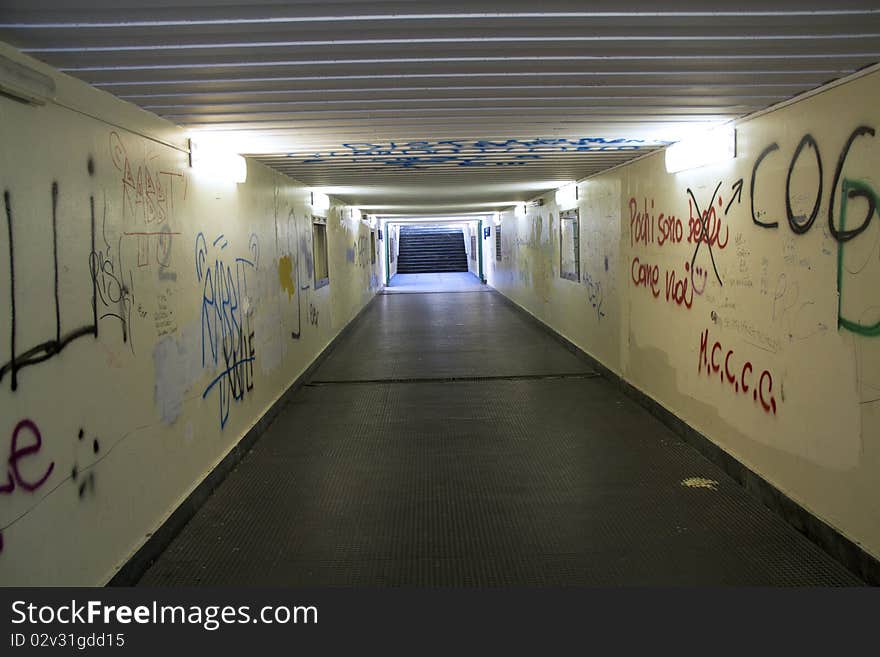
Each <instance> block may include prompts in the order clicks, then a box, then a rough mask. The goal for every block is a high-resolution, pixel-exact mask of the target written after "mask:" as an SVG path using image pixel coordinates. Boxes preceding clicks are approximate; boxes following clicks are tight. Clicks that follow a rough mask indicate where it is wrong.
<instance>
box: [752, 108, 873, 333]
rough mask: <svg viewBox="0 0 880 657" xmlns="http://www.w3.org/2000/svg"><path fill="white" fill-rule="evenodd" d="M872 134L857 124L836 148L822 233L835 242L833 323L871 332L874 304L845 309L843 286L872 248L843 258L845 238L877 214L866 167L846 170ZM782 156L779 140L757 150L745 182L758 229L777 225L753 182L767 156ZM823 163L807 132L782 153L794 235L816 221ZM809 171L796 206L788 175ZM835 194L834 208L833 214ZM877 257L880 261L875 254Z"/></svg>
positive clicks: (821, 197) (862, 269)
mask: <svg viewBox="0 0 880 657" xmlns="http://www.w3.org/2000/svg"><path fill="white" fill-rule="evenodd" d="M874 138H875V130H874V128H873V127H870V126H866V125H860V126H858V127H856V128H855V129H854V130H853V131H852V132H851V133H850V134H849V136H848V137H847V139H846V141H845V142H844V143H843V145H842V146H841V147H840V150H839V151H838V153H837V155H838V157H837V162H836V164H835V168H834V176H833V178H832V184H831V187H830V189H829V190H827V194H828V197H827V201H828V217H827V223H826V226H825V229H826V230H827V232H828V234H829V235H830V236H831V237H833V239H834V240H835V241H836V242H837V291H838V295H839V296H838V328H841V329H845V330H847V331H850V332H852V333H856V334H858V335H861V336H871V337H875V336H880V305H878V304H873V305H871V304H868V305H867V306H863V307H858V308H851V307H850V303H849V295H848V294H847V286H848V284H851V283H852V281H853V279H855V278H858V277H859V276H860V275H862V274H863V273H864V272H865V270H866V268H867V266H868V262H869V260H870V259H872V258H873V257H874V252H873V251H869V252H868V258H864V257H862V258H861V262H856V263H850V262H849V261H848V258H847V255H848V254H847V248H848V245H849V243H850V242H852V241H853V240H855V239H856V238H857V237H858V236H859V235H861V234H863V233H864V232H865V231H867V230H868V229H869V228H870V227H871V225H872V222H873V220H874V219H875V218H878V220H880V214H878V213H880V196H878V194H877V191H876V190H875V189H874V188H873V187H872V185H871V184H870V183H869V182H868V181H867V180H866V179H865V177H868V176H870V175H871V174H872V172H871V171H862V172H859V173H860V174H861V175H858V176H857V175H855V174H854V172H851V171H848V170H847V164H848V162H849V157H850V155H851V152H852V151H853V149H854V148H856V147H858V146H863V147H864V146H868V145H872V146H873V141H872V140H873V139H874ZM785 156H786V154H785V153H782V151H781V150H780V147H779V144H778V143H777V142H773V143H771V144H768V145H767V146H766V147H765V148H764V149H763V150H762V151H761V152H760V154H759V155H758V157H757V158H756V159H755V162H754V164H753V166H752V171H751V177H750V184H749V190H750V203H751V206H750V207H751V218H752V223H753V224H754V225H755V226H757V227H759V228H763V229H778V228H779V226H780V223H781V217H773V216H770V213H769V212H768V211H766V210H764V209H763V206H762V203H761V201H762V193H760V192H761V188H760V187H759V184H760V181H761V175H762V173H763V172H764V171H765V168H764V167H765V166H766V165H767V162H768V161H770V160H771V159H772V158H776V157H785ZM824 166H825V165H824V164H823V157H822V150H821V148H820V145H819V143H818V142H817V141H816V139H815V138H814V137H813V135H812V134H810V133H806V134H804V135H803V136H802V137H801V139H800V141H799V142H798V145H797V146H796V147H795V148H794V150H793V151H792V152H791V155H790V156H788V166H787V174H786V182H785V190H784V198H785V224H786V225H787V226H788V229H789V230H790V231H791V232H792V233H793V234H794V235H805V234H807V233H809V232H810V231H811V230H812V229H813V227H814V226H815V225H816V223H817V219H818V218H819V211H820V208H821V205H822V202H823V200H825V198H826V197H825V194H826V190H824V188H823V180H824V175H823V173H824ZM809 172H811V173H812V178H813V179H814V183H813V185H814V188H813V189H812V198H808V199H806V201H807V202H806V203H805V204H803V205H801V204H802V203H803V201H804V199H801V198H799V196H798V195H795V196H794V197H793V195H792V179H793V178H796V177H798V176H799V177H802V178H803V177H805V175H806V173H809ZM863 176H864V177H863ZM838 189H839V190H840V191H839V193H838V191H837V190H838ZM838 199H839V213H838V215H837V217H836V218H835V206H837V205H838V202H837V200H838ZM875 246H876V245H875ZM877 256H880V248H878V249H877ZM857 259H858V258H857ZM877 259H878V260H880V257H878V258H877Z"/></svg>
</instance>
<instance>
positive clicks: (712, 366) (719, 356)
mask: <svg viewBox="0 0 880 657" xmlns="http://www.w3.org/2000/svg"><path fill="white" fill-rule="evenodd" d="M710 344H711V346H710ZM704 369H705V371H706V374H708V375H709V376H710V377H711V376H715V375H716V374H717V375H718V378H719V380H720V381H721V383H722V384H724V385H727V386H729V387H731V388H733V389H734V391H735V392H736V393H737V394H740V393H741V394H745V395H747V394H748V393H749V392H751V393H752V401H754V402H755V403H756V404H757V403H760V404H761V408H763V409H764V412H766V413H773V415H776V398H775V397H774V395H773V375H772V374H771V373H770V371H769V370H764V371H762V372H761V374H760V375H755V373H754V367H753V366H752V363H751V362H750V361H745V362H744V363H743V364H742V367H739V366H737V365H736V360H735V358H734V355H733V349H728V350H727V351H725V350H724V347H722V346H721V343H720V342H719V341H717V340H716V341H715V342H710V340H709V329H706V330H704V331H703V333H702V334H701V335H700V356H699V361H698V363H697V372H698V373H700V374H702V372H703V370H704Z"/></svg>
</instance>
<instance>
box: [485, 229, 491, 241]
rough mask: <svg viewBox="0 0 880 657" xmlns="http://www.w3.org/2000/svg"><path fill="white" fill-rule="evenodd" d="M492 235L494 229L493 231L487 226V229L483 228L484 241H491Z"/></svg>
mask: <svg viewBox="0 0 880 657" xmlns="http://www.w3.org/2000/svg"><path fill="white" fill-rule="evenodd" d="M491 234H492V229H491V228H489V227H488V226H486V227H485V228H483V239H484V240H487V239H489V235H491Z"/></svg>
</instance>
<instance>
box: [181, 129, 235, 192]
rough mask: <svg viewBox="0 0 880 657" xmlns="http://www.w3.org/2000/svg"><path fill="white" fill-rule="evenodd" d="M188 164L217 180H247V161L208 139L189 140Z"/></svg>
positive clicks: (233, 181)
mask: <svg viewBox="0 0 880 657" xmlns="http://www.w3.org/2000/svg"><path fill="white" fill-rule="evenodd" d="M189 165H190V166H191V167H192V168H193V169H195V170H196V171H198V172H200V173H205V174H207V175H208V176H210V177H211V178H213V179H215V180H218V181H223V182H230V183H243V182H245V181H246V180H247V161H246V160H245V159H244V158H243V157H242V156H241V155H239V154H238V153H234V152H232V151H230V150H227V149H226V148H224V147H223V146H222V145H220V144H218V143H216V142H212V141H209V140H204V139H198V140H196V139H190V140H189Z"/></svg>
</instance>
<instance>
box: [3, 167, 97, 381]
mask: <svg viewBox="0 0 880 657" xmlns="http://www.w3.org/2000/svg"><path fill="white" fill-rule="evenodd" d="M87 168H88V171H89V175H92V174H93V173H94V164H93V162H92V159H91V158H89V160H88V167H87ZM49 195H50V198H51V207H52V209H51V215H50V217H49V222H48V224H49V225H48V229H49V230H48V231H46V233H45V235H46V239H45V240H44V241H43V242H42V244H41V248H42V253H40V254H38V255H39V257H40V258H41V259H42V261H43V262H44V263H46V267H48V268H49V270H50V271H51V272H52V281H53V289H52V292H51V293H49V296H48V298H40V294H39V292H34V291H33V290H29V294H28V303H29V304H31V305H32V304H39V303H43V304H45V305H46V306H47V307H48V308H49V312H50V313H51V314H52V316H53V318H54V326H53V330H52V332H51V334H50V335H46V336H43V337H45V338H46V339H44V340H41V341H39V342H37V343H36V344H31V345H30V346H27V347H24V348H22V345H21V344H20V340H21V337H22V336H19V335H18V321H17V319H18V318H17V314H16V311H17V306H16V303H17V302H18V301H19V300H20V297H19V294H20V292H21V290H20V289H19V288H18V286H17V282H16V271H17V270H16V248H15V235H16V230H17V221H16V213H17V212H18V213H21V214H23V215H25V216H26V217H27V220H28V222H31V223H32V224H33V223H34V222H36V221H38V219H37V218H35V217H31V216H27V215H28V213H27V212H26V211H24V212H22V211H21V210H20V208H19V207H17V206H16V204H15V202H14V198H13V195H12V193H11V192H10V190H8V189H6V190H4V192H3V203H4V210H5V214H6V230H7V239H8V266H9V299H10V309H9V336H8V343H7V344H9V360H8V361H7V362H6V363H3V364H0V381H2V380H3V378H4V377H5V376H6V375H7V374H9V378H10V387H11V388H12V390H16V389H17V388H18V384H19V373H20V372H21V371H22V370H24V369H25V368H27V367H31V366H34V365H38V364H40V363H43V362H46V361H48V360H50V359H51V358H52V357H54V356H55V355H57V354H59V353H61V352H62V351H63V350H64V349H65V348H66V347H67V346H68V345H70V344H71V343H72V342H74V341H76V340H78V339H80V338H84V337H88V336H92V337H94V338H97V337H98V307H97V294H98V291H97V285H96V282H95V281H94V279H93V280H92V281H88V279H85V280H83V281H82V284H83V287H84V289H85V292H86V293H85V295H84V296H85V297H87V298H89V299H90V304H89V305H90V307H87V308H85V309H84V311H83V312H82V314H83V315H88V316H89V319H88V320H87V321H85V322H82V323H81V322H70V320H69V318H68V317H67V312H66V311H65V312H62V305H61V297H60V276H61V275H62V274H63V273H64V270H63V269H60V268H59V265H58V262H59V253H61V254H62V255H63V254H64V253H65V248H66V247H65V244H63V243H59V241H60V238H59V234H58V222H59V216H58V215H59V199H60V196H61V186H60V185H59V184H58V182H57V181H54V182H52V184H51V185H50V187H49ZM89 201H90V216H87V217H75V218H73V219H72V220H71V225H74V226H76V225H78V226H79V227H80V229H81V230H82V231H83V232H84V233H85V234H87V235H89V236H90V243H91V252H94V250H95V197H94V195H91V196H90V197H89ZM19 227H20V226H19ZM19 255H21V254H19ZM30 257H31V258H32V257H34V256H33V255H31V256H30ZM87 259H88V255H87V254H83V261H84V262H85V261H86V260H87ZM70 323H73V324H74V326H73V327H72V328H71V327H69V324H70Z"/></svg>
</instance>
